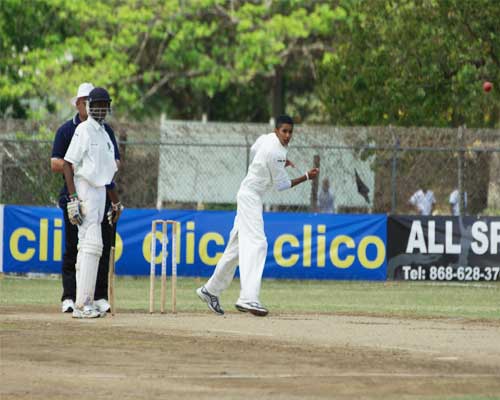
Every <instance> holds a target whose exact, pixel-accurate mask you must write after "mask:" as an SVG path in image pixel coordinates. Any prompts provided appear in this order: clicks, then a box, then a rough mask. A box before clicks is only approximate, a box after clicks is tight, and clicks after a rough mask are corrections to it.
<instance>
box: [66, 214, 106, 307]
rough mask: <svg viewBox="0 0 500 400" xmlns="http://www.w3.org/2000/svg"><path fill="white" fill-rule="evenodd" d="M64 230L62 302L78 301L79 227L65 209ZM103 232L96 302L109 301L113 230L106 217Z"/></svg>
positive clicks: (102, 226)
mask: <svg viewBox="0 0 500 400" xmlns="http://www.w3.org/2000/svg"><path fill="white" fill-rule="evenodd" d="M62 210H63V214H64V229H65V238H64V239H65V241H64V243H65V250H64V256H63V264H62V284H63V294H62V298H61V301H62V300H65V299H71V300H73V301H75V299H76V270H75V265H76V255H77V253H78V249H77V245H78V227H77V226H76V225H72V224H71V223H70V222H69V217H68V210H67V209H66V207H63V209H62ZM101 232H102V243H103V249H102V255H101V259H100V260H99V269H98V270H97V281H96V286H95V295H94V298H95V299H96V300H100V299H106V300H107V299H108V271H109V251H110V249H111V235H112V234H113V228H112V227H111V226H110V225H109V223H108V219H107V218H106V215H104V219H103V221H102V223H101Z"/></svg>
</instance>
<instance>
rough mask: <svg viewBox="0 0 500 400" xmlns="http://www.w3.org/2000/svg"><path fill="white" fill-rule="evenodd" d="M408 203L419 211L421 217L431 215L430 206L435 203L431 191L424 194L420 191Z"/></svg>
mask: <svg viewBox="0 0 500 400" xmlns="http://www.w3.org/2000/svg"><path fill="white" fill-rule="evenodd" d="M410 203H411V204H413V205H414V206H416V207H417V208H418V209H419V211H420V214H421V215H431V212H432V205H433V204H435V203H436V198H435V197H434V193H433V192H432V190H428V191H427V192H425V193H424V191H423V190H422V189H420V190H417V191H416V192H415V193H414V194H413V196H411V198H410Z"/></svg>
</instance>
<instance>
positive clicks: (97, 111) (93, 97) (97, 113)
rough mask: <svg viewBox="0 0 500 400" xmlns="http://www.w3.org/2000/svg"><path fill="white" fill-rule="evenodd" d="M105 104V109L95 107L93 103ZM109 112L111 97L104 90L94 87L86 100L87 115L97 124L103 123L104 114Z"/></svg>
mask: <svg viewBox="0 0 500 400" xmlns="http://www.w3.org/2000/svg"><path fill="white" fill-rule="evenodd" d="M97 102H100V103H107V106H105V107H102V106H101V107H97V105H96V104H95V103H97ZM110 112H111V97H110V96H109V93H108V91H107V90H106V89H104V88H102V87H96V88H94V89H92V91H91V92H90V93H89V97H88V99H87V113H88V114H89V115H90V116H91V117H92V118H94V119H95V120H96V121H97V122H102V121H104V118H106V114H108V113H110Z"/></svg>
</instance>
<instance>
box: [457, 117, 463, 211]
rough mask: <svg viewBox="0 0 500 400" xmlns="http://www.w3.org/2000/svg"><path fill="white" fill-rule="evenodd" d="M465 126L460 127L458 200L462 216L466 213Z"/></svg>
mask: <svg viewBox="0 0 500 400" xmlns="http://www.w3.org/2000/svg"><path fill="white" fill-rule="evenodd" d="M464 129H465V127H464V126H459V127H458V147H459V150H458V201H459V203H458V204H459V207H460V216H463V215H464V214H465V201H464V200H465V199H464V160H465V140H464V139H465V138H464Z"/></svg>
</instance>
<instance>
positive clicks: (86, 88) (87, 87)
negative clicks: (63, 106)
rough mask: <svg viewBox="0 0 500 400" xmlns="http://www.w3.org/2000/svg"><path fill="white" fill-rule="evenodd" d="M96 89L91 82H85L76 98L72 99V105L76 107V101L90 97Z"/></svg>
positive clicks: (79, 88)
mask: <svg viewBox="0 0 500 400" xmlns="http://www.w3.org/2000/svg"><path fill="white" fill-rule="evenodd" d="M93 89H94V85H92V84H91V83H89V82H84V83H82V84H81V85H80V86H79V87H78V93H77V94H76V97H73V98H72V99H71V104H73V106H76V101H77V100H78V99H79V98H80V97H89V94H90V92H91V91H92V90H93Z"/></svg>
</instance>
